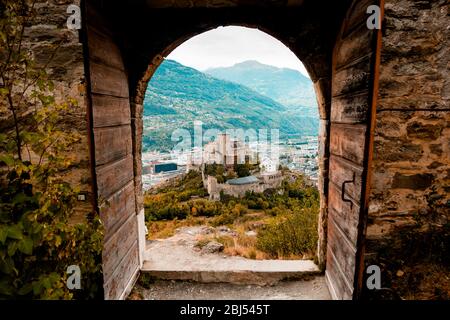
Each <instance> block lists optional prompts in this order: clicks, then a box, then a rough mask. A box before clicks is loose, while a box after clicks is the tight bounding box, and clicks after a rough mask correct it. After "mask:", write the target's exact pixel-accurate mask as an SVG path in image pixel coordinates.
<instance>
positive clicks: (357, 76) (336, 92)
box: [331, 54, 371, 108]
mask: <svg viewBox="0 0 450 320" xmlns="http://www.w3.org/2000/svg"><path fill="white" fill-rule="evenodd" d="M370 58H371V54H369V55H367V56H365V57H363V58H362V59H361V60H360V61H358V62H357V63H355V64H352V65H350V66H348V67H345V68H343V69H340V70H338V71H336V73H335V75H334V81H333V85H332V93H333V97H337V96H340V95H344V94H355V93H356V92H358V91H362V90H368V88H369V82H370V61H371V60H370ZM331 103H332V106H331V108H333V103H334V101H333V100H332V102H331Z"/></svg>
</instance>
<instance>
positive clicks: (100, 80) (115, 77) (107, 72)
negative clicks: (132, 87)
mask: <svg viewBox="0 0 450 320" xmlns="http://www.w3.org/2000/svg"><path fill="white" fill-rule="evenodd" d="M90 65H91V90H92V92H93V93H98V94H103V95H110V96H115V97H121V98H128V97H129V91H128V80H127V77H126V74H125V73H124V72H123V71H122V70H119V69H116V68H113V67H109V66H105V65H103V64H99V63H96V62H92V61H91V64H90Z"/></svg>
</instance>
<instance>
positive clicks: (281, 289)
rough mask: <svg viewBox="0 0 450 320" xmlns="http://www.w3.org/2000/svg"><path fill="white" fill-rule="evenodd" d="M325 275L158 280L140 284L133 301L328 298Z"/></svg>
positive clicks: (131, 298) (134, 290)
mask: <svg viewBox="0 0 450 320" xmlns="http://www.w3.org/2000/svg"><path fill="white" fill-rule="evenodd" d="M330 298H331V297H330V294H329V292H328V289H327V286H326V283H325V278H324V277H322V276H315V277H311V279H308V280H302V281H283V282H279V283H277V284H276V285H273V286H256V285H233V284H228V283H196V282H187V281H162V280H156V281H154V282H153V281H152V282H151V283H148V284H146V285H143V284H142V283H141V284H139V283H138V284H137V285H136V286H135V288H134V289H133V291H132V293H131V294H130V296H129V298H128V299H130V300H329V299H330Z"/></svg>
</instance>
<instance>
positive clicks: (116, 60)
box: [88, 28, 125, 71]
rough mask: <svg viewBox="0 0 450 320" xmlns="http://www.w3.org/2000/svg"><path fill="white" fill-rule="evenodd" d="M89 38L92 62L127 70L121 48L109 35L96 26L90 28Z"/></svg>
mask: <svg viewBox="0 0 450 320" xmlns="http://www.w3.org/2000/svg"><path fill="white" fill-rule="evenodd" d="M88 39H89V44H88V46H89V56H90V60H91V62H95V63H98V64H104V65H106V66H109V67H112V68H115V69H118V70H122V71H123V70H125V68H124V65H123V60H122V54H121V52H120V49H119V48H118V46H117V45H116V44H115V43H114V42H113V41H112V40H111V39H110V36H109V35H106V34H103V33H102V32H100V31H98V30H97V29H95V28H90V29H89V35H88Z"/></svg>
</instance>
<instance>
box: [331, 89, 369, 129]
mask: <svg viewBox="0 0 450 320" xmlns="http://www.w3.org/2000/svg"><path fill="white" fill-rule="evenodd" d="M368 111H369V93H368V91H367V90H364V91H362V92H360V93H358V94H356V95H344V96H340V97H335V98H333V103H332V106H331V121H332V122H338V123H349V124H351V123H355V124H357V123H365V122H367V119H368Z"/></svg>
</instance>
